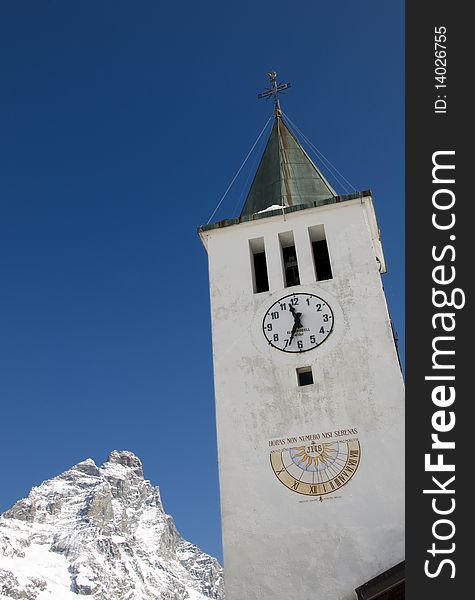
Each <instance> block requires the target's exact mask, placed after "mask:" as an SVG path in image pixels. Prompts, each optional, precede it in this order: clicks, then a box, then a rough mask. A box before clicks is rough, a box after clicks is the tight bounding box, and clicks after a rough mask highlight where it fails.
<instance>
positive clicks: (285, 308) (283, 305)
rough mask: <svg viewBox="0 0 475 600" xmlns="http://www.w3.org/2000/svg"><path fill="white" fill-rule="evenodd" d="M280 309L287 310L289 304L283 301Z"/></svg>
mask: <svg viewBox="0 0 475 600" xmlns="http://www.w3.org/2000/svg"><path fill="white" fill-rule="evenodd" d="M280 310H287V304H286V303H285V302H281V304H280Z"/></svg>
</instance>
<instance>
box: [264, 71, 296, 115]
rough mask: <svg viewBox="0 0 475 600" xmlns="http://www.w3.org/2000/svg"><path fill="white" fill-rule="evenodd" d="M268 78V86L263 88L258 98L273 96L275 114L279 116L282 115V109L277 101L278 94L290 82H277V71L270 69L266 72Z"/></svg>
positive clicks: (288, 85) (285, 88) (287, 86)
mask: <svg viewBox="0 0 475 600" xmlns="http://www.w3.org/2000/svg"><path fill="white" fill-rule="evenodd" d="M267 75H268V76H269V80H270V88H267V89H266V90H264V91H263V92H262V93H261V94H258V95H257V97H258V98H271V97H272V98H274V110H275V116H276V117H280V116H281V115H282V111H281V110H280V103H279V94H280V92H283V91H284V90H287V89H288V88H289V87H290V83H277V73H276V72H275V71H271V72H270V73H267Z"/></svg>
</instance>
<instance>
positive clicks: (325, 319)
mask: <svg viewBox="0 0 475 600" xmlns="http://www.w3.org/2000/svg"><path fill="white" fill-rule="evenodd" d="M323 322H324V323H328V315H327V314H324V315H323Z"/></svg>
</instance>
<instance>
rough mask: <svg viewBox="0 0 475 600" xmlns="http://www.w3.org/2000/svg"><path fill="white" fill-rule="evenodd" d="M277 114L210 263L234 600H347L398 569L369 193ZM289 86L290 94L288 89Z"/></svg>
mask: <svg viewBox="0 0 475 600" xmlns="http://www.w3.org/2000/svg"><path fill="white" fill-rule="evenodd" d="M270 77H271V87H270V88H269V89H268V90H266V92H264V94H263V95H270V96H273V97H274V102H275V117H274V125H273V128H272V131H271V133H270V136H269V139H268V142H267V146H266V148H265V150H264V153H263V155H262V158H261V161H260V164H259V167H258V169H257V172H256V175H255V177H254V181H253V183H252V185H251V188H250V190H249V194H248V196H247V199H246V201H245V204H244V207H243V210H242V212H241V215H240V217H238V218H235V219H230V220H226V221H221V222H219V223H213V224H208V225H205V226H202V227H200V228H199V229H198V231H199V235H200V238H201V240H202V242H203V244H204V246H205V248H206V250H207V253H208V259H209V283H210V301H211V318H212V339H213V360H214V385H215V397H216V418H217V434H218V456H219V477H220V494H221V515H222V529H223V547H224V570H225V585H226V600H350V599H354V598H355V597H356V596H355V592H354V590H355V588H357V587H359V586H361V585H362V584H363V583H365V582H366V581H368V580H369V579H371V578H373V577H375V576H377V575H379V574H380V573H381V572H383V571H385V570H387V569H389V568H391V567H393V566H394V565H395V564H396V563H399V562H400V561H401V560H403V557H404V388H403V379H402V375H401V370H400V366H399V361H398V356H397V350H396V347H395V342H394V338H393V333H392V327H391V322H390V318H389V314H388V309H387V305H386V300H385V296H384V291H383V287H382V284H381V275H382V274H383V273H385V271H386V265H385V260H384V256H383V251H382V247H381V242H380V238H379V230H378V226H377V222H376V217H375V212H374V208H373V201H372V198H371V194H370V192H369V191H363V192H358V193H355V194H350V195H338V194H337V193H336V192H335V191H334V190H333V188H332V187H331V185H330V184H329V183H328V182H327V181H326V179H325V178H324V177H323V175H322V173H321V172H320V171H319V170H318V168H317V167H316V166H315V164H314V163H313V162H312V160H311V159H310V158H309V156H308V155H307V154H306V152H305V151H304V150H303V148H302V146H301V145H300V143H299V142H298V140H297V139H296V138H295V136H294V135H293V134H292V132H291V131H290V130H289V128H288V126H287V124H286V122H285V120H284V118H283V116H282V112H281V110H280V106H279V103H278V96H277V94H278V92H279V91H280V90H279V85H278V84H277V81H276V74H275V73H271V74H270ZM283 85H287V86H288V84H283Z"/></svg>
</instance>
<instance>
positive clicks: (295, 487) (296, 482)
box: [292, 481, 300, 490]
mask: <svg viewBox="0 0 475 600" xmlns="http://www.w3.org/2000/svg"><path fill="white" fill-rule="evenodd" d="M299 485H300V482H299V481H294V483H293V485H292V489H293V490H298V488H299Z"/></svg>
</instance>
